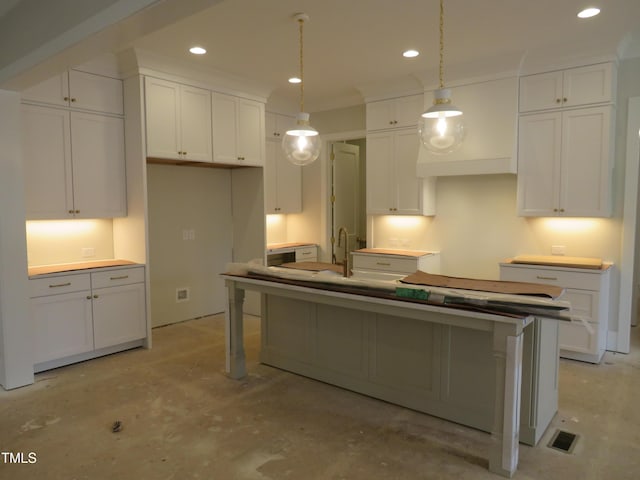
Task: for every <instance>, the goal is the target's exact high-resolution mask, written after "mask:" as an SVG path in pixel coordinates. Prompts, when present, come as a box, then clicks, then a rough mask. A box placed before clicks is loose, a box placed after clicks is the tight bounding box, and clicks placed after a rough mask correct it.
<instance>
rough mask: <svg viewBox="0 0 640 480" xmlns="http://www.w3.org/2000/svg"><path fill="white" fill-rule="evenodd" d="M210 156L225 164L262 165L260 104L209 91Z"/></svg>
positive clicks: (262, 123) (261, 106)
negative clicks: (211, 131) (211, 135)
mask: <svg viewBox="0 0 640 480" xmlns="http://www.w3.org/2000/svg"><path fill="white" fill-rule="evenodd" d="M211 103H212V111H213V160H214V162H217V163H224V164H227V165H246V166H263V165H264V156H265V155H264V136H265V129H264V104H262V103H260V102H257V101H254V100H249V99H246V98H241V97H235V96H232V95H226V94H223V93H218V92H213V95H212V97H211Z"/></svg>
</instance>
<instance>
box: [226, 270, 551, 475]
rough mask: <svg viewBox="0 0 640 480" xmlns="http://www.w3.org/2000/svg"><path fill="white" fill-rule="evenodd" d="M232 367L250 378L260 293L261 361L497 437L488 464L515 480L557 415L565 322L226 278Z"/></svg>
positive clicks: (350, 290)
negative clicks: (255, 296)
mask: <svg viewBox="0 0 640 480" xmlns="http://www.w3.org/2000/svg"><path fill="white" fill-rule="evenodd" d="M224 278H225V281H226V285H227V292H228V308H227V312H226V313H227V315H226V327H227V329H226V332H227V350H226V354H227V359H226V360H227V365H226V368H227V372H228V373H229V376H230V377H231V378H235V379H238V378H242V377H244V376H245V375H246V373H247V372H246V366H245V354H244V347H243V326H242V325H243V309H242V304H243V300H244V294H245V291H246V290H253V291H258V292H260V293H261V295H262V323H261V328H262V340H261V342H262V349H261V353H260V361H261V362H262V363H265V364H268V365H272V366H275V367H278V368H282V369H284V370H288V371H291V372H294V373H298V374H301V375H304V376H307V377H311V378H315V379H318V380H321V381H323V382H327V383H330V384H333V385H337V386H340V387H343V388H347V389H349V390H353V391H356V392H359V393H363V394H366V395H369V396H372V397H375V398H380V399H382V400H385V401H389V402H392V403H396V404H398V405H402V406H405V407H408V408H411V409H414V410H418V411H422V412H425V413H428V414H431V415H435V416H438V417H441V418H445V419H447V420H451V421H454V422H457V423H461V424H464V425H468V426H471V427H474V428H478V429H481V430H484V431H488V432H491V438H492V445H491V448H490V452H489V454H488V457H489V469H490V470H491V471H492V472H494V473H497V474H500V475H502V476H506V477H511V476H512V475H513V474H514V472H515V471H516V468H517V464H518V447H519V441H523V442H524V443H529V444H535V443H537V441H538V440H539V438H540V437H541V436H542V434H543V433H544V431H545V429H546V428H547V426H548V425H549V423H550V421H551V419H552V418H553V416H554V415H555V413H556V411H557V373H558V343H557V336H558V326H557V321H556V320H550V319H542V318H534V317H532V316H507V315H497V314H494V313H484V312H478V311H469V310H462V309H457V308H451V307H442V306H434V305H429V304H426V303H421V302H416V301H408V300H402V299H397V298H396V299H394V298H389V296H388V295H385V294H380V292H375V291H372V292H371V293H368V292H367V291H366V290H365V289H360V288H348V287H347V288H343V287H340V286H327V285H321V284H317V285H309V284H308V283H307V282H295V281H291V280H283V279H279V278H259V277H258V278H256V277H252V276H251V275H231V274H227V275H224Z"/></svg>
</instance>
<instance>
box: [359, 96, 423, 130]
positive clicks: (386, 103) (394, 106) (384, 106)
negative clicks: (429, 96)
mask: <svg viewBox="0 0 640 480" xmlns="http://www.w3.org/2000/svg"><path fill="white" fill-rule="evenodd" d="M423 111H424V95H409V96H406V97H399V98H392V99H389V100H380V101H377V102H369V103H367V130H370V131H372V130H388V129H391V128H405V127H411V126H416V125H418V119H419V118H420V115H421V114H422V112H423Z"/></svg>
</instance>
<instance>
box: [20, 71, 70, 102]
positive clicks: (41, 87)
mask: <svg viewBox="0 0 640 480" xmlns="http://www.w3.org/2000/svg"><path fill="white" fill-rule="evenodd" d="M68 98H69V77H68V75H67V72H64V73H61V74H60V75H56V76H55V77H51V78H49V79H47V80H45V81H44V82H41V83H39V84H37V85H34V86H33V87H31V88H27V89H25V90H23V91H22V99H23V100H26V101H29V102H38V103H48V104H50V105H57V106H61V107H66V106H68V105H69V99H68Z"/></svg>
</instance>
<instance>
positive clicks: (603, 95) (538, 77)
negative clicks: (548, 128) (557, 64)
mask: <svg viewBox="0 0 640 480" xmlns="http://www.w3.org/2000/svg"><path fill="white" fill-rule="evenodd" d="M615 81H616V75H615V68H614V65H613V64H612V63H600V64H596V65H588V66H585V67H578V68H569V69H567V70H559V71H554V72H548V73H540V74H535V75H527V76H524V77H521V78H520V112H521V113H522V112H532V111H536V110H548V109H553V108H564V107H576V106H583V105H593V104H598V103H612V102H614V101H615V96H614V95H615Z"/></svg>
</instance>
